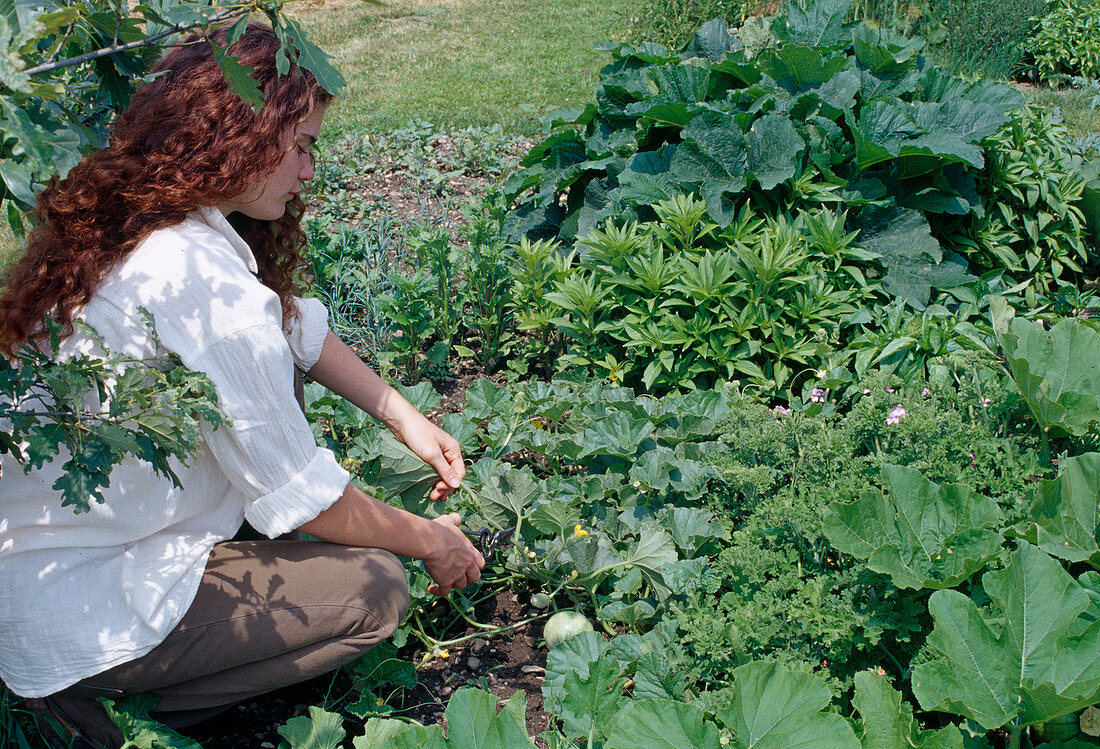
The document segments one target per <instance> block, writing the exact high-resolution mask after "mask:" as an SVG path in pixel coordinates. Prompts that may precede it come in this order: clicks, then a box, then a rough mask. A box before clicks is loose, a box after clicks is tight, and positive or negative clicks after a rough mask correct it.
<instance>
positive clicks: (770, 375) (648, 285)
mask: <svg viewBox="0 0 1100 749" xmlns="http://www.w3.org/2000/svg"><path fill="white" fill-rule="evenodd" d="M654 209H655V210H656V212H657V215H658V217H659V218H658V220H657V221H652V222H643V223H640V224H639V223H631V224H628V225H626V226H624V227H621V228H620V227H616V226H615V225H614V224H613V223H612V222H610V221H609V222H608V223H607V224H606V225H605V226H604V227H603V228H602V229H594V230H592V231H591V232H589V233H588V234H586V235H585V236H584V237H582V238H581V239H580V240H579V241H578V243H577V252H575V253H573V254H572V255H570V256H568V257H569V258H570V259H573V262H571V263H569V264H568V265H567V266H566V267H565V269H564V272H562V273H558V272H557V268H556V267H555V266H543V272H544V273H552V274H553V276H552V277H551V278H550V279H549V281H552V283H551V282H546V283H544V284H542V287H543V288H545V289H546V291H545V292H544V294H543V297H542V303H543V306H544V309H543V311H542V317H541V325H540V326H538V327H536V326H534V325H529V326H528V327H529V329H531V330H536V331H538V333H539V334H540V337H541V338H543V339H546V338H549V337H551V336H553V335H558V336H561V337H563V338H564V339H565V340H562V341H561V342H560V343H561V344H562V345H561V346H560V348H561V350H563V351H564V352H565V353H564V354H562V355H561V356H560V357H559V358H558V364H559V365H571V364H580V365H592V366H594V367H595V368H597V369H600V370H603V371H605V372H606V373H607V375H608V376H609V377H610V378H611V379H612V380H613V381H621V382H623V383H625V384H627V385H629V386H631V387H644V388H646V389H647V390H657V391H660V392H666V391H668V390H673V389H677V388H689V387H696V388H710V387H713V386H714V384H715V383H716V382H718V381H722V380H727V379H731V378H738V379H744V380H746V381H749V382H752V383H754V384H755V385H756V386H758V387H761V388H764V389H765V390H766V391H768V392H773V391H775V390H781V389H783V388H786V387H790V386H791V384H792V382H793V381H794V380H798V381H799V382H804V381H805V380H806V379H807V375H808V373H809V372H811V371H812V370H814V369H818V368H821V367H827V368H831V366H832V365H831V364H830V362H831V361H832V360H833V359H834V358H835V355H836V353H837V351H838V349H839V348H841V342H842V341H844V340H845V339H847V338H848V337H849V336H848V335H846V334H845V330H846V329H847V328H849V327H850V326H851V325H852V322H851V320H852V316H853V314H854V313H855V312H856V310H857V309H858V308H859V307H860V306H862V305H863V304H864V303H866V302H869V301H870V299H871V297H872V294H873V293H874V292H875V291H876V290H879V289H880V288H881V283H880V282H879V281H878V280H876V279H875V278H873V277H869V274H877V270H876V269H875V268H873V267H872V263H871V261H872V260H874V259H875V257H877V256H876V255H874V254H872V253H869V252H866V251H864V250H861V249H860V248H858V247H856V246H854V244H853V235H852V234H851V233H848V232H845V231H844V220H845V214H844V212H843V211H838V210H830V209H826V208H820V209H818V210H815V211H801V212H798V213H795V214H793V216H792V217H791V218H790V219H788V218H787V217H786V216H785V215H780V217H779V218H777V219H772V218H761V217H758V216H756V215H754V214H753V212H752V210H751V209H750V208H749V207H746V208H745V209H744V210H742V211H741V213H740V215H739V216H738V218H737V219H736V220H734V221H733V222H732V223H731V224H730V225H729V226H728V227H726V229H724V230H723V231H721V232H718V231H716V230H717V228H718V227H717V226H716V225H715V224H713V223H712V222H710V221H707V220H706V219H705V215H706V206H705V205H704V204H703V201H701V200H697V199H694V198H691V197H690V196H686V195H681V196H678V197H676V198H673V199H671V200H667V201H662V202H661V203H658V204H657V205H656V206H655V207H654ZM521 255H523V256H524V257H527V256H528V255H529V253H528V254H524V253H521ZM515 268H516V271H515V273H516V277H517V280H519V279H527V278H531V277H535V276H537V274H538V269H537V267H536V266H534V265H533V264H527V263H522V264H517V265H516V266H515ZM528 296H530V295H528V294H525V295H524V296H523V297H522V298H521V297H517V301H518V302H519V303H518V305H517V310H516V314H517V315H520V314H522V311H521V309H519V308H521V307H523V306H525V305H526V304H527V303H528V302H527V301H526V299H527V297H528ZM566 344H567V347H566Z"/></svg>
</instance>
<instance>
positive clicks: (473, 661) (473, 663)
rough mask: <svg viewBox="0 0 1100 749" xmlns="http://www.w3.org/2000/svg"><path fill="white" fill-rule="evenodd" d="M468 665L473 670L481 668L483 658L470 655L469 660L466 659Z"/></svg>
mask: <svg viewBox="0 0 1100 749" xmlns="http://www.w3.org/2000/svg"><path fill="white" fill-rule="evenodd" d="M466 665H467V666H468V667H469V668H470V670H471V671H477V670H478V669H479V668H481V659H480V658H475V657H473V656H470V658H469V660H467V661H466Z"/></svg>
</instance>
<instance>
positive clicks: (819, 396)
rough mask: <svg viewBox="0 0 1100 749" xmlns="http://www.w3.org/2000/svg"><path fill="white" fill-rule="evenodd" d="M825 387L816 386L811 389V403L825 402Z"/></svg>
mask: <svg viewBox="0 0 1100 749" xmlns="http://www.w3.org/2000/svg"><path fill="white" fill-rule="evenodd" d="M824 402H825V388H814V389H813V390H811V391H810V403H824Z"/></svg>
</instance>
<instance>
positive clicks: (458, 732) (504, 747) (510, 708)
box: [445, 688, 535, 749]
mask: <svg viewBox="0 0 1100 749" xmlns="http://www.w3.org/2000/svg"><path fill="white" fill-rule="evenodd" d="M498 702H499V699H498V698H497V697H496V696H495V695H492V694H489V693H488V692H484V691H482V690H480V689H472V688H465V689H459V690H458V691H457V692H455V693H454V694H453V695H452V696H451V699H450V701H449V702H448V703H447V712H446V713H445V716H446V718H447V744H446V746H447V747H448V749H522V748H523V747H534V746H535V745H534V744H533V743H532V742H531V739H530V738H529V737H528V736H527V728H526V723H525V719H526V715H525V714H526V712H527V709H526V703H525V700H524V699H523V695H522V693H520V694H513V695H512V697H511V698H510V699H509V700H508V704H507V705H506V706H505V707H504V709H503V710H501V711H500V712H499V713H497V703H498Z"/></svg>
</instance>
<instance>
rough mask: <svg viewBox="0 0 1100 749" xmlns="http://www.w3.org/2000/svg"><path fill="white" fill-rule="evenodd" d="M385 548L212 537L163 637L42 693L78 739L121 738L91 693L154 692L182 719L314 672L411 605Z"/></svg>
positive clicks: (374, 636) (354, 649)
mask: <svg viewBox="0 0 1100 749" xmlns="http://www.w3.org/2000/svg"><path fill="white" fill-rule="evenodd" d="M408 600H409V599H408V588H407V583H406V578H405V569H404V567H403V565H402V564H401V562H400V561H399V560H398V559H397V558H396V557H394V556H393V555H392V554H390V553H388V552H385V551H380V550H378V549H364V548H356V547H349V546H337V545H334V544H327V543H320V542H310V541H256V542H236V541H231V542H226V543H221V544H218V545H217V546H215V547H214V550H213V551H212V552H211V554H210V560H209V562H208V564H207V567H206V572H205V574H204V575H203V578H202V584H201V586H200V587H199V592H198V595H197V596H196V598H195V601H194V603H193V604H192V605H191V608H190V609H189V610H188V611H187V614H186V615H185V616H184V617H183V620H182V621H181V622H180V623H179V625H178V626H177V627H176V628H175V629H174V630H172V632H171V633H169V635H168V637H167V638H166V639H165V640H164V642H162V643H161V644H160V645H158V646H157V647H155V648H154V649H153V650H152V651H150V652H149V653H148V654H146V655H144V656H142V657H141V658H137V659H136V660H133V661H129V662H127V663H123V664H122V665H120V666H116V667H115V668H112V669H110V670H109V671H105V672H103V673H101V674H97V675H95V676H91V677H89V678H87V679H84V680H83V681H81V682H79V683H77V684H75V685H73V686H72V687H69V688H68V689H65V690H63V691H61V692H57V693H55V694H53V695H51V696H50V697H47V698H46V700H45V702H46V704H47V706H48V707H49V708H50V709H51V710H52V711H53V712H54V714H55V715H57V716H58V717H60V718H62V719H64V720H66V721H68V722H69V723H70V724H71V725H73V726H74V727H75V728H76V729H77V730H79V731H80V733H81V735H82V736H84V737H85V738H87V739H89V740H91V741H93V742H98V743H100V744H101V745H103V746H105V747H117V746H119V745H120V744H121V743H122V736H121V733H120V732H119V731H118V729H117V728H116V727H115V726H114V724H113V723H111V721H110V720H109V719H108V718H107V715H106V713H105V711H104V709H103V706H102V705H101V704H100V703H99V702H98V701H97V700H96V698H97V697H108V698H111V699H119V698H122V697H124V696H126V695H128V694H134V693H137V692H150V693H152V694H155V695H157V696H158V697H159V698H160V701H159V703H158V705H157V708H156V710H155V711H154V712H153V717H154V718H156V719H157V720H160V721H161V722H163V723H166V724H167V725H169V726H172V727H173V728H183V727H186V726H188V725H191V724H193V723H197V722H198V721H200V720H203V719H205V718H208V717H211V716H213V715H216V714H217V713H219V712H221V711H222V710H224V709H226V708H227V707H229V706H231V705H233V704H235V703H238V702H241V701H242V700H247V699H249V698H251V697H254V696H256V695H258V694H262V693H264V692H268V691H271V690H273V689H278V688H279V687H284V686H287V685H289V684H295V683H297V682H300V681H305V680H306V679H310V678H313V677H315V676H320V675H322V674H325V673H327V672H329V671H333V670H335V669H336V668H339V667H340V666H342V665H344V664H346V663H349V662H350V661H352V660H354V659H355V658H356V657H358V656H359V655H361V654H362V653H365V652H366V651H368V650H370V649H371V648H372V647H374V646H375V645H377V644H378V643H379V642H381V641H382V640H384V639H386V638H387V637H389V636H390V635H391V634H393V631H394V630H395V629H396V628H397V626H398V624H400V623H401V620H402V619H403V618H404V616H405V612H406V609H407V608H408Z"/></svg>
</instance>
